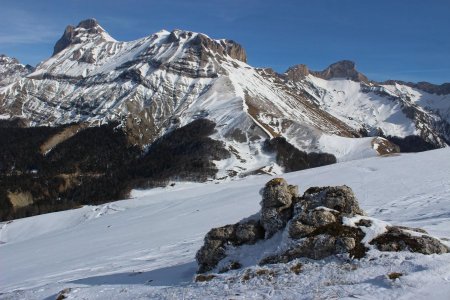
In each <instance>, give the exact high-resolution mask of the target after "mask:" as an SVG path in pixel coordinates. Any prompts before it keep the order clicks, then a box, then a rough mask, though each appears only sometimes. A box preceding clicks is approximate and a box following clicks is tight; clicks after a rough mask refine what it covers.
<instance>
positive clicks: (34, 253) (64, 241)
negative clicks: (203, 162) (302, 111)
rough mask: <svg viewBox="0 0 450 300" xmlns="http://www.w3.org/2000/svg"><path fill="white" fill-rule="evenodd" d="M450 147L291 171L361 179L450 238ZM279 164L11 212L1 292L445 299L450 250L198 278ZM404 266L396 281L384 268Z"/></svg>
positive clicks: (317, 180) (368, 189)
mask: <svg viewBox="0 0 450 300" xmlns="http://www.w3.org/2000/svg"><path fill="white" fill-rule="evenodd" d="M449 157H450V150H449V149H448V148H445V149H440V150H434V151H428V152H423V153H418V154H402V155H395V156H389V157H374V158H369V159H364V160H354V161H350V162H344V163H341V164H336V165H331V166H326V167H321V168H315V169H310V170H305V171H301V172H294V173H289V174H286V175H285V178H286V179H287V180H288V182H290V183H293V184H298V185H299V187H300V189H301V191H302V192H303V191H304V190H306V189H307V188H308V187H310V186H324V185H342V184H346V185H348V186H350V187H351V188H352V189H353V190H354V192H355V194H356V196H357V198H358V200H359V202H360V204H361V207H362V208H363V209H364V210H365V211H366V212H367V213H368V214H369V215H370V216H373V217H376V218H379V219H381V220H384V221H387V222H391V223H394V224H401V225H406V226H412V227H422V228H424V229H426V230H427V231H429V232H430V233H431V234H433V235H435V236H437V237H440V238H442V239H447V243H448V239H449V238H450V230H449V228H450V218H449V216H450V202H449V201H450V200H449V199H450V172H449V170H450V160H449V159H448V158H449ZM269 178H270V177H268V176H258V177H248V178H245V179H242V180H238V181H234V182H230V183H222V184H219V185H217V184H213V183H211V184H194V183H192V184H190V183H185V184H177V185H175V186H174V187H167V188H162V189H154V190H149V191H135V192H134V194H133V196H134V198H133V199H131V200H124V201H118V202H114V203H110V204H106V205H102V206H85V207H83V208H80V209H77V210H71V211H65V212H58V213H52V214H46V215H41V216H36V217H31V218H26V219H21V220H15V221H13V222H8V223H2V224H1V227H2V228H1V230H0V240H1V241H2V243H1V245H0V265H1V269H2V272H1V273H0V293H2V294H0V298H3V299H16V298H21V299H43V298H46V297H54V295H56V294H57V293H58V292H59V291H60V290H62V289H65V288H71V290H68V291H67V293H66V294H67V295H68V297H69V299H83V298H88V299H104V298H111V299H123V298H128V299H130V298H133V299H138V298H164V299H173V298H176V299H179V298H183V297H184V298H189V299H195V298H200V299H205V298H214V299H221V298H225V299H228V298H230V297H238V298H241V299H246V298H276V299H278V298H279V299H291V298H292V299H302V298H306V299H312V298H314V297H319V298H327V297H331V298H333V297H335V298H350V297H356V298H361V299H397V298H400V299H410V298H412V297H413V298H427V297H428V298H430V299H446V298H445V297H447V296H448V294H449V293H450V282H449V279H450V255H448V254H445V255H440V256H438V255H432V256H424V255H421V254H410V253H407V254H406V253H386V254H381V253H379V252H371V253H370V254H369V257H368V258H367V259H362V260H361V261H348V260H346V259H328V260H325V261H319V262H310V263H307V264H304V266H303V269H302V273H300V274H299V275H295V274H294V273H292V272H290V271H289V268H290V266H286V267H284V266H283V265H279V266H273V267H271V268H270V270H272V271H273V272H276V273H278V275H276V276H272V275H270V276H265V275H264V276H260V277H258V276H257V277H255V278H251V279H249V280H247V281H246V280H243V279H242V278H243V276H244V273H243V272H244V271H233V272H231V273H230V274H226V275H221V276H219V278H218V279H216V280H213V281H211V282H209V283H192V279H193V276H194V273H195V270H196V264H195V261H194V255H195V252H196V251H197V250H198V248H199V247H200V246H201V244H202V240H203V237H204V235H205V233H206V232H207V231H208V230H209V229H210V228H211V227H217V226H221V225H224V224H229V223H235V222H237V221H238V220H240V219H241V218H244V217H246V216H248V215H251V214H253V213H255V212H257V211H258V210H259V201H260V195H259V193H258V191H259V189H260V188H261V187H262V186H263V185H264V183H265V182H266V181H267V180H268V179H269ZM392 272H399V273H403V276H402V277H401V278H400V279H398V280H396V281H391V280H389V279H387V278H386V277H385V276H386V275H387V274H388V273H392Z"/></svg>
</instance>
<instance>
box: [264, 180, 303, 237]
mask: <svg viewBox="0 0 450 300" xmlns="http://www.w3.org/2000/svg"><path fill="white" fill-rule="evenodd" d="M261 194H262V201H261V224H262V226H263V227H264V230H265V232H266V238H270V237H271V236H273V235H274V234H275V233H276V232H277V231H279V230H280V229H282V228H284V227H285V226H286V224H287V222H288V220H289V219H291V218H292V200H293V199H294V198H295V197H297V196H298V188H297V187H295V186H292V185H288V184H287V182H286V180H284V179H283V178H274V179H272V180H270V181H269V182H268V183H267V184H266V185H265V187H264V189H263V190H262V192H261Z"/></svg>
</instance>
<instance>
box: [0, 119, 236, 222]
mask: <svg viewBox="0 0 450 300" xmlns="http://www.w3.org/2000/svg"><path fill="white" fill-rule="evenodd" d="M63 128H64V126H62V127H56V128H52V127H33V128H19V127H14V126H12V127H11V126H9V127H8V126H2V127H0V139H1V140H2V141H3V143H1V145H0V162H1V165H0V220H1V221H5V220H10V219H15V218H21V217H27V216H32V215H36V214H42V213H47V212H52V211H58V210H64V209H70V208H75V207H78V206H80V205H84V204H100V203H105V202H108V201H113V200H118V199H123V198H126V197H127V195H128V193H129V191H130V189H131V188H136V187H141V188H145V187H155V186H163V185H166V184H167V183H168V182H169V181H170V180H173V179H183V180H194V181H205V180H207V178H210V177H213V176H214V175H215V174H216V173H217V168H216V167H215V165H214V164H213V163H212V162H211V160H218V159H223V158H227V157H229V156H230V154H229V152H228V151H227V150H226V149H225V148H224V144H223V143H222V142H220V141H215V140H213V139H211V138H210V137H209V135H211V134H212V133H213V132H214V128H215V123H214V122H212V121H209V120H206V119H199V120H196V121H194V122H192V123H190V124H188V125H186V126H184V127H182V128H179V129H175V130H174V131H172V132H170V133H168V134H166V135H165V136H164V137H162V138H160V139H158V140H157V141H155V142H154V143H153V144H152V145H151V147H150V148H149V149H148V150H147V151H146V152H142V150H141V149H140V148H138V147H135V146H130V145H129V143H128V141H127V137H126V135H125V133H124V132H123V131H122V130H121V129H120V127H119V126H118V124H117V123H111V124H107V125H102V126H100V127H90V128H86V129H84V130H82V131H81V132H79V133H78V134H76V135H75V136H73V137H71V138H69V139H67V140H66V141H64V142H62V143H60V144H58V145H57V146H56V147H54V148H53V149H51V151H50V152H49V153H47V154H45V155H44V154H41V153H40V145H42V143H43V142H45V141H46V140H47V139H48V138H50V137H51V136H52V135H54V134H56V133H58V132H60V131H61V130H62V129H63ZM29 194H30V195H31V198H32V203H29V205H26V206H23V207H20V206H21V205H20V202H21V201H18V202H19V205H16V206H14V205H13V203H11V197H16V198H21V199H22V202H23V199H24V197H25V196H26V195H29ZM25 198H27V197H25ZM28 198H29V197H28ZM19 200H20V199H19ZM16 204H17V203H16Z"/></svg>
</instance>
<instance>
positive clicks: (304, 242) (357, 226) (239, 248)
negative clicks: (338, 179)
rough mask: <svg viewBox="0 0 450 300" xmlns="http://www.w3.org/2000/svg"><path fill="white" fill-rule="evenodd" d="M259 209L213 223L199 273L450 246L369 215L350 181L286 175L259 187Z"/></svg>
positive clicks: (199, 257) (200, 254)
mask: <svg viewBox="0 0 450 300" xmlns="http://www.w3.org/2000/svg"><path fill="white" fill-rule="evenodd" d="M261 195H262V201H261V210H260V212H259V213H257V214H255V215H253V216H251V217H249V218H247V219H245V220H242V221H241V222H239V223H237V224H234V225H226V226H223V227H219V228H214V229H212V230H211V231H209V232H208V233H207V235H206V237H205V243H204V245H203V247H202V248H201V249H200V250H199V251H198V252H197V255H196V259H197V262H198V265H199V269H198V272H199V273H205V272H208V271H219V272H225V271H228V270H231V269H239V268H241V267H243V266H248V265H251V264H260V265H264V264H273V263H286V262H288V261H291V260H293V259H296V258H301V257H305V258H310V259H323V258H325V257H328V256H332V255H341V254H344V255H345V254H347V255H349V256H350V257H352V258H362V257H364V256H365V255H366V252H367V251H368V250H369V249H377V250H379V251H410V252H418V253H422V254H434V253H436V254H442V253H447V252H449V251H450V249H449V248H448V247H447V246H446V245H444V244H443V243H441V242H440V241H439V240H438V239H436V238H433V237H431V236H430V235H428V234H427V232H426V231H424V230H422V229H417V228H408V227H403V226H393V225H391V224H389V223H387V222H384V221H381V220H377V219H375V218H370V217H368V216H367V215H366V213H365V212H364V211H363V210H362V209H361V208H360V207H359V204H358V201H357V199H356V197H355V195H354V194H353V191H352V190H351V189H350V188H349V187H348V186H336V187H311V188H309V189H308V190H306V192H305V193H304V194H303V196H299V195H298V187H297V186H293V185H289V184H288V183H287V182H286V181H285V180H284V179H282V178H275V179H272V180H270V181H269V182H268V183H267V184H266V185H265V187H264V188H263V189H262V190H261Z"/></svg>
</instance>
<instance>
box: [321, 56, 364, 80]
mask: <svg viewBox="0 0 450 300" xmlns="http://www.w3.org/2000/svg"><path fill="white" fill-rule="evenodd" d="M313 74H314V75H315V76H318V77H321V78H323V79H327V80H328V79H332V78H348V79H350V80H353V81H361V82H365V83H368V82H369V79H367V77H366V76H364V75H363V74H361V73H359V72H358V71H357V70H356V68H355V63H354V62H352V61H350V60H341V61H338V62H336V63H334V64H331V65H330V66H329V67H328V68H326V69H325V70H323V71H320V72H313Z"/></svg>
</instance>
